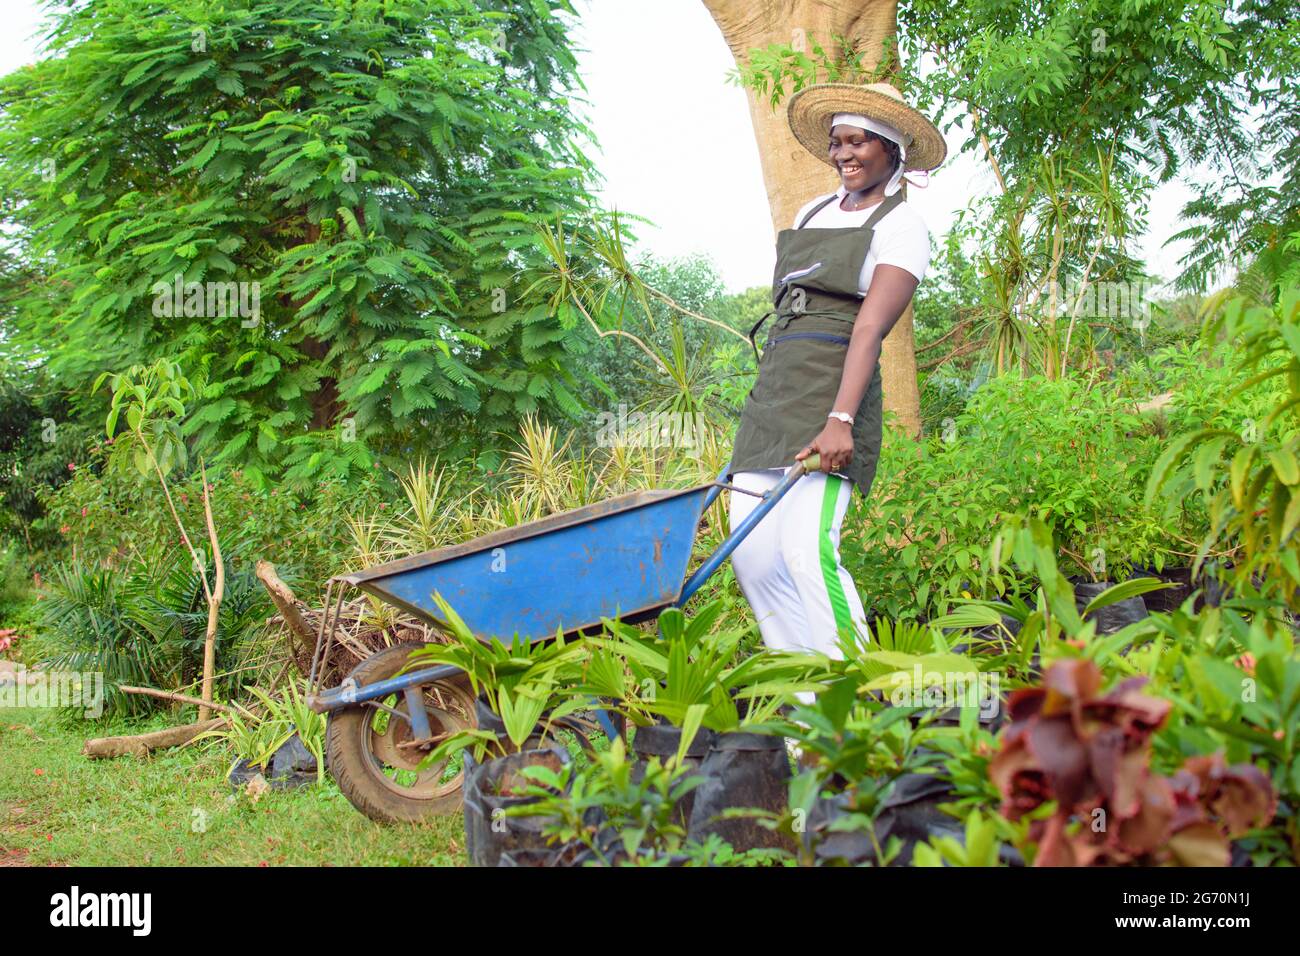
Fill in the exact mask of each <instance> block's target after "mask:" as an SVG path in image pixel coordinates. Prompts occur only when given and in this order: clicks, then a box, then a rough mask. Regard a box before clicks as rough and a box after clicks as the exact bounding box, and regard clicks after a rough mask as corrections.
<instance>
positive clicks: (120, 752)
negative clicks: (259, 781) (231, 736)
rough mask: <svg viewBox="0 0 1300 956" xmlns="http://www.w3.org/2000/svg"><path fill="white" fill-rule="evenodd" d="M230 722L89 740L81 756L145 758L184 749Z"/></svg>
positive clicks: (203, 722) (206, 721)
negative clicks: (161, 751) (165, 750)
mask: <svg viewBox="0 0 1300 956" xmlns="http://www.w3.org/2000/svg"><path fill="white" fill-rule="evenodd" d="M226 723H227V721H226V718H224V717H218V718H216V719H215V720H204V721H200V722H199V723H197V724H184V725H183V726H180V727H168V728H167V729H166V730H155V731H154V732H153V733H148V734H137V735H135V736H131V737H95V738H93V739H91V740H87V741H86V743H85V746H83V747H82V748H81V754H82V756H83V757H89V758H90V759H92V760H102V759H105V758H107V757H125V756H126V755H127V754H135V755H136V756H139V757H144V756H147V755H148V754H149V751H151V750H159V749H161V748H163V747H180V746H182V745H183V744H187V743H189V742H190V741H192V740H193V739H194V738H195V737H197V736H198V735H199V734H202V733H206V732H207V731H209V730H216V729H217V728H219V727H224V726H225V725H226Z"/></svg>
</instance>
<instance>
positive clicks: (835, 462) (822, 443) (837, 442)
mask: <svg viewBox="0 0 1300 956" xmlns="http://www.w3.org/2000/svg"><path fill="white" fill-rule="evenodd" d="M814 452H816V453H817V454H818V455H820V456H821V462H822V468H821V470H822V471H824V472H826V473H828V474H829V473H830V472H832V471H843V470H844V469H845V468H847V467H848V466H849V462H851V461H853V429H852V428H850V427H849V425H848V423H847V422H842V421H840V420H839V419H837V418H830V419H827V421H826V427H825V428H823V429H822V430H821V434H820V435H818V436H817V437H816V438H814V439H813V440H812V444H810V445H808V446H807V447H806V448H804V450H803V451H801V452H799V454H797V455H795V456H794V458H795V461H803V460H804V459H805V458H807V457H808V456H809V455H811V454H813V453H814Z"/></svg>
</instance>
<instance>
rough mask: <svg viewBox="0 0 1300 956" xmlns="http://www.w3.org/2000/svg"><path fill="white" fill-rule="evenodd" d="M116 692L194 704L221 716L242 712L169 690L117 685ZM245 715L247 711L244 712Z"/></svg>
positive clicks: (237, 708)
mask: <svg viewBox="0 0 1300 956" xmlns="http://www.w3.org/2000/svg"><path fill="white" fill-rule="evenodd" d="M117 689H118V690H120V691H121V692H122V693H124V694H143V695H144V696H145V697H157V698H158V699H159V700H174V701H176V702H177V703H178V704H194V705H195V706H197V707H210V708H212V709H213V710H219V711H221V712H222V713H223V714H234V713H238V712H239V711H240V710H243V708H242V707H231V706H229V705H227V704H215V703H213V702H211V701H204V700H200V699H199V698H197V697H187V696H186V695H184V694H177V693H175V692H174V691H169V690H157V689H156V688H153V687H130V686H128V685H126V684H119V685H118V688H117ZM244 712H245V713H247V711H244Z"/></svg>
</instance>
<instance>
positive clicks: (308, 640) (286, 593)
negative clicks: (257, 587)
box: [256, 561, 316, 647]
mask: <svg viewBox="0 0 1300 956" xmlns="http://www.w3.org/2000/svg"><path fill="white" fill-rule="evenodd" d="M256 573H257V579H258V580H259V581H261V582H262V584H263V585H265V587H266V590H267V593H269V594H270V595H271V602H272V603H273V604H274V605H275V607H276V610H278V611H279V612H280V617H282V618H284V623H285V624H287V625H289V630H290V631H291V632H292V633H294V634H296V635H297V636H298V637H300V638H302V640H303V643H304V644H306V646H307V647H315V646H316V632H315V630H313V629H312V626H311V625H310V624H308V623H307V619H306V618H305V617H303V616H302V611H300V610H298V599H297V598H296V597H295V596H294V593H293V590H292V589H291V588H290V587H289V585H287V584H285V583H284V581H282V580H281V579H280V575H278V574H277V573H276V571H275V565H274V564H272V563H271V562H270V561H258V562H257V571H256Z"/></svg>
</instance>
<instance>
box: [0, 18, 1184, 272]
mask: <svg viewBox="0 0 1300 956" xmlns="http://www.w3.org/2000/svg"><path fill="white" fill-rule="evenodd" d="M575 7H576V9H577V10H578V12H579V14H580V15H581V19H580V22H579V25H578V28H577V30H576V31H575V32H574V34H573V39H574V41H575V43H576V45H577V46H578V47H580V48H581V52H580V53H579V62H580V70H581V74H582V77H583V82H584V83H585V84H586V86H587V94H586V98H587V100H588V106H587V107H586V108H585V110H584V112H585V113H586V116H587V119H588V123H589V125H590V126H591V127H592V129H593V130H594V131H595V133H596V136H597V137H598V139H599V141H600V145H601V149H600V151H599V152H598V153H596V154H595V155H594V156H593V157H592V158H593V161H594V162H595V164H596V166H597V168H598V169H599V170H600V171H601V173H603V174H604V176H605V184H604V188H603V190H602V199H603V200H604V203H605V204H606V205H608V206H616V207H617V208H618V209H620V210H622V211H625V212H630V213H635V214H637V215H641V216H645V217H647V218H648V219H650V220H652V221H653V222H654V224H655V225H654V226H651V225H647V224H638V225H637V230H638V232H639V234H640V235H641V237H642V245H643V246H644V247H645V248H647V249H649V250H651V251H653V252H655V253H656V254H658V255H660V256H663V257H665V258H671V257H675V256H681V255H686V254H689V253H693V252H698V253H703V254H705V255H707V256H709V257H710V258H712V259H713V261H714V262H715V263H716V265H717V267H718V269H719V271H720V272H721V274H722V278H723V281H724V282H725V284H726V286H727V288H728V289H729V290H730V291H740V290H742V289H746V288H749V287H751V286H755V285H766V284H768V283H769V282H771V277H772V266H773V263H774V261H775V250H774V247H773V242H774V238H775V237H774V236H773V234H772V225H771V218H770V215H769V212H768V208H767V194H766V192H765V190H764V189H763V179H762V175H761V172H760V170H759V162H758V147H757V146H756V144H755V142H754V133H753V127H752V126H751V125H750V121H749V110H748V107H747V105H746V102H745V95H744V93H743V92H742V91H741V89H740V88H739V87H737V86H734V85H732V84H730V83H728V82H727V81H726V79H725V77H726V74H727V72H728V71H729V70H730V69H731V68H732V67H733V66H734V62H733V60H732V58H731V52H730V51H729V50H728V49H727V46H726V44H725V43H723V41H722V35H721V34H720V33H719V32H718V28H717V26H716V24H715V23H714V22H713V18H712V17H710V16H709V13H708V11H707V10H706V9H705V7H704V4H703V3H702V2H701V0H654V2H653V3H647V2H645V0H577V2H576V4H575ZM5 19H6V20H7V22H8V24H9V25H8V27H7V28H6V29H5V30H4V31H3V32H0V73H8V72H9V71H11V70H13V69H15V68H16V67H18V66H21V65H23V64H24V63H29V62H31V61H33V60H34V59H35V58H36V46H37V44H36V39H35V38H34V36H33V35H34V34H35V33H36V31H37V28H38V26H39V24H40V15H39V11H38V6H37V2H36V0H6V2H5ZM665 67H671V69H666V68H665ZM954 132H955V131H954ZM958 145H959V143H958V141H957V140H956V139H954V138H953V135H952V134H951V133H950V134H949V141H948V149H949V156H950V159H949V161H948V162H947V163H946V164H945V165H944V166H943V167H942V168H941V169H940V170H938V171H937V172H936V173H934V174H932V175H931V177H930V185H929V187H928V188H926V189H917V188H909V190H908V202H910V203H912V204H913V205H914V206H915V207H916V208H917V210H918V211H919V212H920V213H921V215H922V216H923V217H924V218H925V220H926V223H927V224H928V225H929V227H930V232H931V234H932V236H934V238H935V239H936V240H939V239H941V238H942V236H943V235H944V234H945V233H946V231H947V230H948V228H949V227H950V225H951V223H952V220H953V217H954V215H955V214H956V213H957V211H958V210H959V209H961V208H962V207H963V206H964V205H965V204H966V202H967V201H968V199H969V198H970V197H971V196H972V195H974V194H977V193H987V192H989V191H990V190H992V188H993V180H992V176H991V174H990V173H989V172H988V166H987V164H986V163H983V162H981V161H978V160H976V159H975V158H974V157H973V156H971V155H969V154H968V155H964V156H958V155H956V150H957V147H958ZM828 172H829V171H828ZM834 185H835V180H834V176H833V175H828V183H827V191H828V192H829V191H830V189H831V188H833V187H834ZM1189 195H1190V194H1189V191H1188V190H1187V188H1186V187H1185V186H1183V185H1182V184H1181V183H1177V182H1174V183H1170V184H1167V185H1165V186H1162V187H1160V188H1158V189H1157V190H1156V193H1155V195H1154V197H1153V201H1152V206H1151V209H1150V211H1149V215H1148V222H1149V223H1150V224H1151V226H1152V228H1151V231H1150V232H1149V233H1148V234H1147V235H1146V236H1144V237H1143V238H1142V240H1141V244H1140V249H1141V252H1142V254H1143V255H1144V257H1145V258H1146V261H1147V263H1148V266H1149V267H1151V268H1152V269H1153V271H1155V272H1156V273H1158V274H1160V275H1163V276H1165V277H1166V278H1170V277H1172V276H1173V275H1174V274H1175V273H1176V272H1177V258H1178V252H1177V251H1176V250H1175V248H1174V247H1170V248H1169V249H1162V248H1161V243H1162V242H1163V241H1164V240H1165V239H1166V238H1167V237H1168V236H1169V235H1171V234H1172V233H1174V232H1175V231H1177V228H1178V226H1177V220H1178V210H1179V208H1180V207H1181V206H1182V204H1183V202H1184V201H1185V200H1186V199H1187V198H1188V196H1189ZM808 198H809V199H811V198H812V197H811V196H810V197H808Z"/></svg>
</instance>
